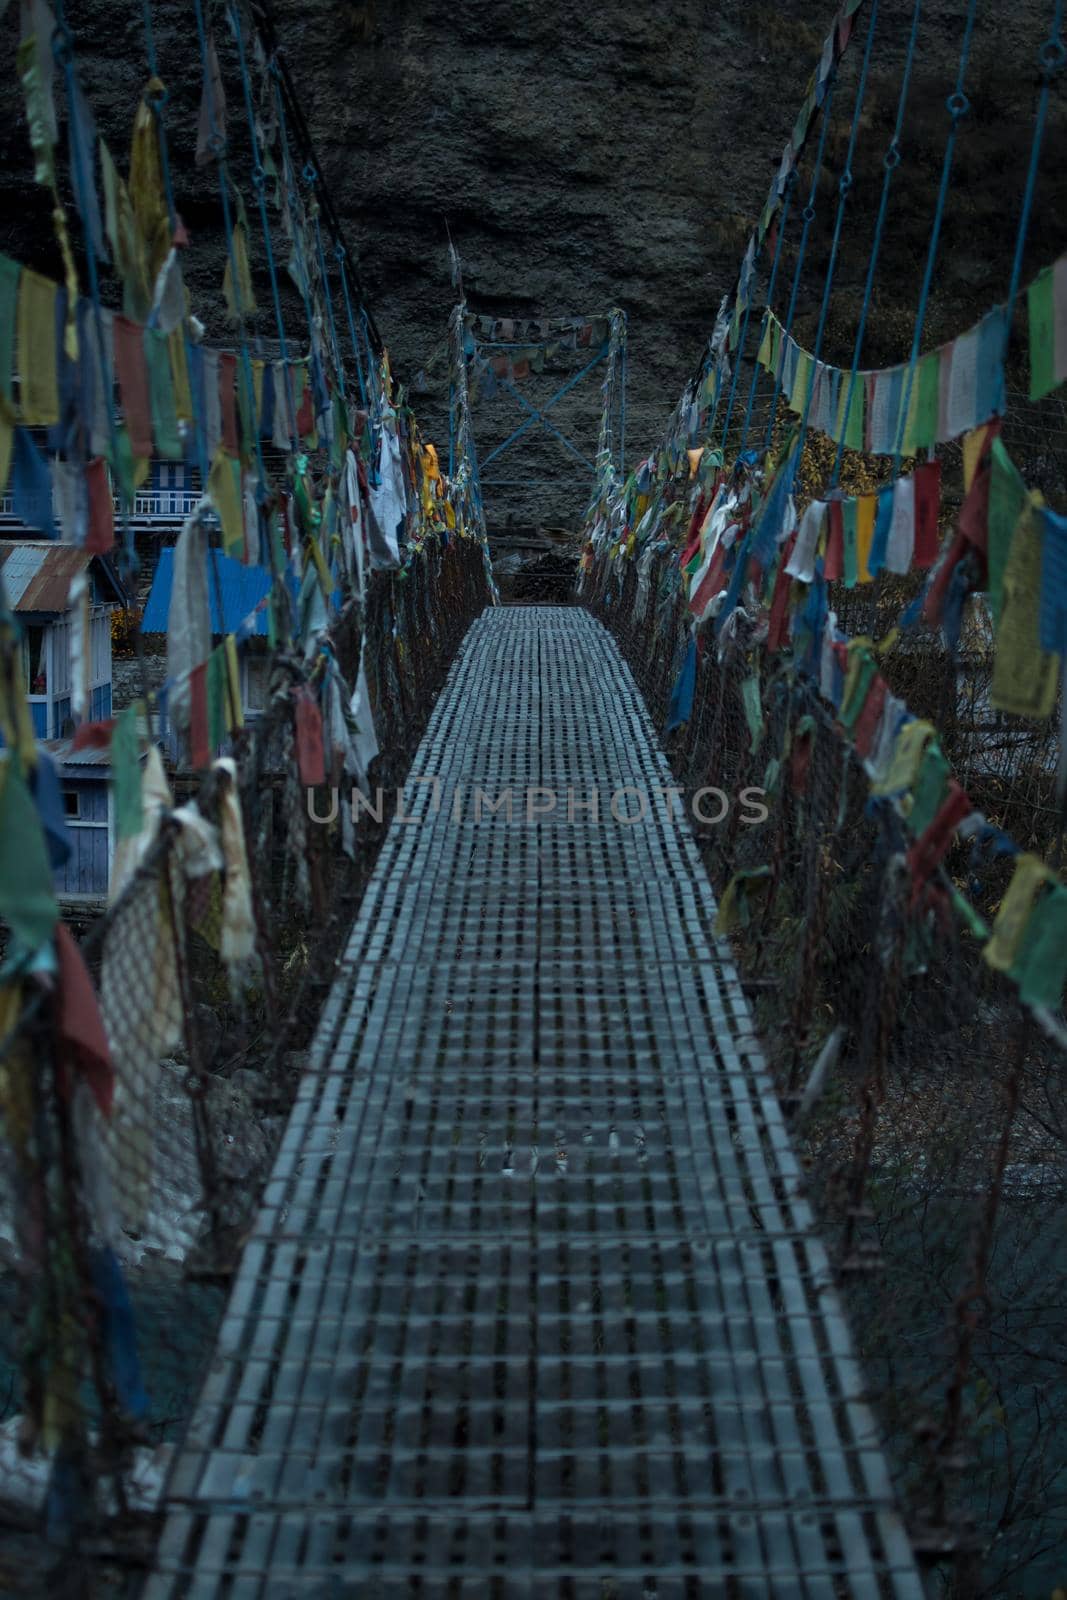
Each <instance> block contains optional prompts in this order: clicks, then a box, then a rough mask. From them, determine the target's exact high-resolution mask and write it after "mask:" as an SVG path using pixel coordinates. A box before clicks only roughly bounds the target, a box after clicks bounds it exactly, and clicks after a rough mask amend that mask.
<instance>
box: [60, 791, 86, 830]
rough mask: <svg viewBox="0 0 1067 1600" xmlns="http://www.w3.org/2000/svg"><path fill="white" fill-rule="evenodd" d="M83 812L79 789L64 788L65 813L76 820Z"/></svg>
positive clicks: (72, 819) (73, 820)
mask: <svg viewBox="0 0 1067 1600" xmlns="http://www.w3.org/2000/svg"><path fill="white" fill-rule="evenodd" d="M81 814H82V797H81V795H80V794H79V793H78V791H77V789H64V790H63V815H64V816H65V817H69V818H70V820H71V821H72V822H76V821H77V819H78V818H79V817H80V816H81Z"/></svg>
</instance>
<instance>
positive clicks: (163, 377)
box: [144, 328, 185, 461]
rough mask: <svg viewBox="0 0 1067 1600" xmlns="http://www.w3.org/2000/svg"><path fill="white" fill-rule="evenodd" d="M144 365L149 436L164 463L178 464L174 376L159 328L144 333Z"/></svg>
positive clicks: (163, 334) (148, 329) (179, 442)
mask: <svg viewBox="0 0 1067 1600" xmlns="http://www.w3.org/2000/svg"><path fill="white" fill-rule="evenodd" d="M144 354H145V365H146V366H147V368H148V394H149V403H150V405H151V410H152V432H153V433H154V434H155V440H156V450H157V451H158V453H159V454H160V455H161V456H163V457H164V459H165V460H167V461H180V460H181V459H182V457H183V455H184V454H185V452H184V450H183V449H182V441H181V435H180V434H179V432H178V413H177V410H176V407H175V404H174V374H173V370H172V368H171V364H170V344H169V341H168V339H167V335H166V334H165V333H160V331H159V329H158V328H146V329H145V331H144Z"/></svg>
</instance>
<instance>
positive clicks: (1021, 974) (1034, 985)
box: [1009, 884, 1067, 1007]
mask: <svg viewBox="0 0 1067 1600" xmlns="http://www.w3.org/2000/svg"><path fill="white" fill-rule="evenodd" d="M1009 971H1010V976H1011V977H1012V978H1014V980H1015V982H1016V983H1017V984H1018V985H1019V997H1020V999H1021V1000H1022V1001H1023V1003H1024V1004H1025V1005H1028V1006H1054V1007H1058V1006H1059V1005H1060V1002H1061V1001H1062V999H1063V985H1064V980H1065V979H1067V889H1064V888H1063V887H1062V886H1061V885H1059V884H1056V885H1054V886H1053V887H1052V888H1050V889H1049V890H1048V891H1047V892H1046V893H1045V894H1043V895H1041V896H1040V898H1039V899H1037V900H1036V901H1035V903H1034V909H1033V911H1032V912H1031V913H1030V920H1029V921H1028V923H1027V924H1026V929H1025V931H1024V933H1023V936H1022V942H1021V944H1020V946H1019V953H1018V955H1017V956H1016V958H1015V961H1014V962H1013V963H1012V966H1011V968H1010V969H1009Z"/></svg>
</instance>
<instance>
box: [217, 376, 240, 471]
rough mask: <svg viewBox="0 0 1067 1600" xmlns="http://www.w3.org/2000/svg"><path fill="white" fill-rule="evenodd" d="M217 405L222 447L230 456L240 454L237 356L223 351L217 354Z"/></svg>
mask: <svg viewBox="0 0 1067 1600" xmlns="http://www.w3.org/2000/svg"><path fill="white" fill-rule="evenodd" d="M219 406H220V408H221V414H222V448H223V449H224V450H225V451H226V452H227V453H228V454H229V455H231V456H239V455H240V454H241V444H240V440H239V439H238V436H237V357H236V356H235V355H234V354H233V353H232V352H227V351H225V350H224V351H223V352H222V353H221V354H220V356H219Z"/></svg>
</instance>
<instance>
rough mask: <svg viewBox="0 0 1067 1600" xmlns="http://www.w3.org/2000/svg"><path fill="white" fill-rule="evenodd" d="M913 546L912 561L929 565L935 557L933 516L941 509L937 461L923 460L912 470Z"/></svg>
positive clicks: (935, 520)
mask: <svg viewBox="0 0 1067 1600" xmlns="http://www.w3.org/2000/svg"><path fill="white" fill-rule="evenodd" d="M914 476H915V547H914V551H913V553H912V564H913V565H914V566H916V567H924V568H925V567H932V566H933V564H934V562H935V561H936V560H937V543H938V540H937V516H938V512H939V510H940V508H941V463H940V461H925V462H924V463H923V464H922V466H920V467H916V469H915V474H914Z"/></svg>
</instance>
